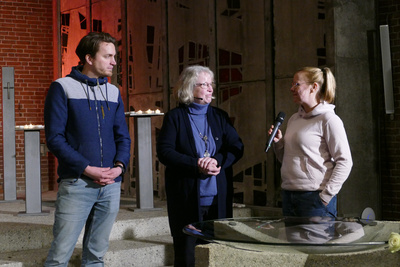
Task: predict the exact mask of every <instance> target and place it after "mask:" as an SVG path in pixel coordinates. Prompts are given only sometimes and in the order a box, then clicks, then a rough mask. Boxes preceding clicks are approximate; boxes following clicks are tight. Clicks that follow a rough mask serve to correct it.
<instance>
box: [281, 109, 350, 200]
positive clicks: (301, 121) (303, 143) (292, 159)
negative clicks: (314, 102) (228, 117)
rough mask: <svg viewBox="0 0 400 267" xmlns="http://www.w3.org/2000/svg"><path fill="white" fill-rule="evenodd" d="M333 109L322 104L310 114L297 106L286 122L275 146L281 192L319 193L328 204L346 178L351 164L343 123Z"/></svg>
mask: <svg viewBox="0 0 400 267" xmlns="http://www.w3.org/2000/svg"><path fill="white" fill-rule="evenodd" d="M334 108H335V106H334V105H332V104H327V103H321V104H319V105H318V106H317V107H316V108H314V109H313V110H312V111H311V112H309V113H305V111H304V110H303V109H302V108H301V107H300V108H299V110H298V112H297V113H295V114H293V115H292V117H291V118H290V119H289V121H288V125H287V129H286V133H285V135H284V137H283V138H282V139H281V140H280V141H279V142H277V143H275V144H274V150H275V153H276V156H277V158H278V160H279V161H280V162H282V168H281V176H282V189H284V190H291V191H316V190H321V193H320V197H321V199H322V200H323V201H325V202H327V203H329V201H330V200H331V199H332V197H333V196H335V195H336V194H338V193H339V190H340V189H341V188H342V185H343V183H344V182H345V181H346V179H347V178H348V176H349V174H350V171H351V168H352V166H353V161H352V158H351V152H350V147H349V143H348V141H347V135H346V132H345V129H344V126H343V122H342V120H341V119H340V118H339V117H338V116H337V115H336V114H335V111H334Z"/></svg>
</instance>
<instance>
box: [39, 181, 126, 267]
mask: <svg viewBox="0 0 400 267" xmlns="http://www.w3.org/2000/svg"><path fill="white" fill-rule="evenodd" d="M120 193H121V183H120V182H118V183H114V184H110V185H106V186H100V185H98V184H95V183H94V182H93V181H92V180H90V179H62V180H61V181H60V184H59V187H58V193H57V201H56V211H55V214H54V218H55V221H54V226H53V235H54V240H53V242H52V244H51V248H50V251H49V254H48V256H47V259H46V262H45V266H67V265H68V261H69V259H70V257H71V255H72V253H73V251H74V248H75V245H76V242H77V241H78V238H79V235H80V233H81V231H82V229H83V227H84V226H85V234H84V237H83V251H82V265H81V266H104V261H103V257H104V255H105V254H106V252H107V250H108V244H109V236H110V233H111V229H112V226H113V224H114V221H115V218H116V217H117V214H118V211H119V204H120Z"/></svg>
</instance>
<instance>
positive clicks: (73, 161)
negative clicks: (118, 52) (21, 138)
mask: <svg viewBox="0 0 400 267" xmlns="http://www.w3.org/2000/svg"><path fill="white" fill-rule="evenodd" d="M80 70H81V67H74V68H73V69H72V71H71V74H69V75H68V77H64V78H60V79H58V80H56V81H54V82H52V83H51V85H50V89H49V92H48V93H47V96H46V101H45V106H44V123H45V134H46V142H47V146H48V148H49V150H50V151H51V152H52V153H53V154H54V155H55V156H56V157H57V159H58V169H57V173H58V175H59V178H60V179H63V178H78V177H83V172H84V170H85V168H86V167H87V166H88V165H90V166H95V167H110V168H112V167H113V166H114V163H115V162H117V161H119V162H121V163H123V164H124V165H125V167H127V166H128V164H129V158H130V147H131V139H130V136H129V131H128V126H127V124H126V120H125V114H124V103H123V102H122V99H121V94H120V92H119V89H118V88H117V87H116V86H114V85H112V84H109V83H108V82H107V78H98V79H95V78H89V77H87V76H86V75H84V74H82V73H81V72H80ZM121 179H122V177H121V176H120V177H117V178H116V179H115V181H116V182H118V181H121Z"/></svg>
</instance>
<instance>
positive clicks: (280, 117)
mask: <svg viewBox="0 0 400 267" xmlns="http://www.w3.org/2000/svg"><path fill="white" fill-rule="evenodd" d="M285 116H286V114H285V113H284V112H279V114H278V116H276V119H275V125H274V129H273V131H272V133H271V135H270V136H269V139H268V142H267V144H266V145H265V152H267V151H268V149H269V148H270V147H271V144H272V142H273V141H274V137H275V135H276V133H277V132H278V129H279V127H280V126H281V124H282V122H283V120H284V119H285Z"/></svg>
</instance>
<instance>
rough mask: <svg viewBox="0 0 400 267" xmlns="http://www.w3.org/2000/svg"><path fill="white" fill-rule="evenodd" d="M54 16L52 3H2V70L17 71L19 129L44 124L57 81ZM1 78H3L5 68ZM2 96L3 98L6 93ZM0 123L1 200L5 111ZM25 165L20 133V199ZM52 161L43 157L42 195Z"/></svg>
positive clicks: (49, 0)
mask: <svg viewBox="0 0 400 267" xmlns="http://www.w3.org/2000/svg"><path fill="white" fill-rule="evenodd" d="M52 14H53V11H52V0H24V1H22V0H2V1H0V64H1V66H0V67H14V72H15V74H14V75H15V76H14V78H15V80H14V83H15V84H14V87H15V123H16V125H25V124H30V123H32V124H40V125H43V124H44V123H43V106H44V99H45V95H46V92H47V90H48V87H49V85H50V83H51V81H52V80H53V42H52V40H53V29H52V25H53V24H52V20H53V18H52ZM0 77H2V76H1V68H0ZM1 91H3V90H1ZM0 95H1V96H2V93H0ZM0 103H2V101H0ZM0 121H1V128H0V144H1V146H0V200H1V199H3V194H4V192H3V190H4V188H3V183H4V171H3V169H4V167H3V165H4V164H3V145H2V144H3V124H2V121H3V113H2V108H1V109H0ZM41 132H42V133H41V143H44V142H45V141H44V133H43V131H41ZM49 157H50V158H49ZM24 161H25V160H24V133H23V131H17V132H16V162H17V196H18V197H23V196H24V195H25V163H24ZM49 161H52V159H51V156H49V155H46V156H43V157H41V172H42V191H47V190H48V188H49ZM53 164H54V163H53ZM50 170H51V168H50ZM50 184H52V183H50Z"/></svg>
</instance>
